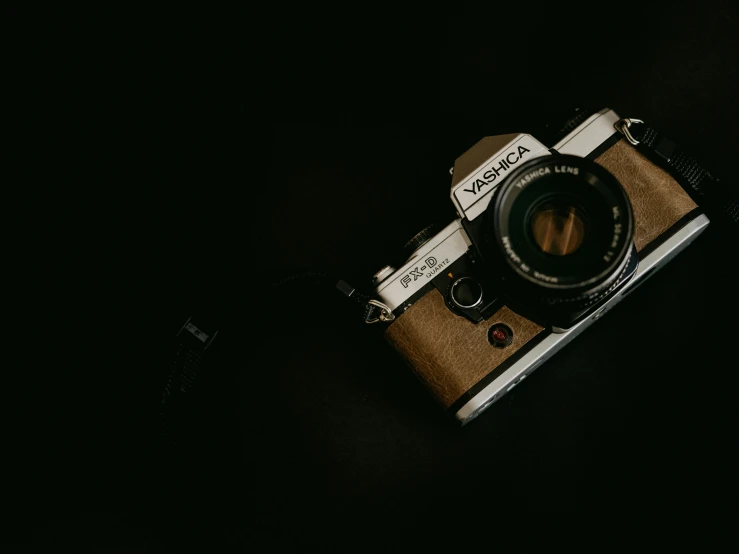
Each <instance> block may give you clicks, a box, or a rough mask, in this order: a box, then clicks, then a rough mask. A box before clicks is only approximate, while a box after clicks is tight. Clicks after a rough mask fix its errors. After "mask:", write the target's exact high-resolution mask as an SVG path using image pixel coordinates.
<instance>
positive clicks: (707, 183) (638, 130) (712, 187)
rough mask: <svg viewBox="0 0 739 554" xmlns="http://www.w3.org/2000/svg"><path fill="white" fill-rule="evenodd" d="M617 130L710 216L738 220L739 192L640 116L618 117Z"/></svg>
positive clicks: (734, 221) (730, 221)
mask: <svg viewBox="0 0 739 554" xmlns="http://www.w3.org/2000/svg"><path fill="white" fill-rule="evenodd" d="M615 127H616V129H617V130H618V131H619V132H620V133H621V134H622V135H623V136H624V137H625V138H626V140H628V141H629V143H630V144H631V145H632V146H634V147H635V148H636V149H637V150H639V151H640V152H641V153H642V154H644V155H645V156H646V157H648V158H649V159H650V160H651V161H652V162H654V163H656V164H657V165H660V166H661V167H663V168H664V169H666V170H667V172H668V173H670V174H671V175H672V176H673V177H674V178H675V179H676V180H677V181H678V183H680V185H681V186H682V187H683V188H685V189H686V190H687V191H688V193H690V195H691V196H692V197H693V199H694V200H695V201H696V202H697V203H698V205H699V206H700V207H701V208H703V209H704V210H705V211H706V213H707V214H708V216H709V217H713V218H716V219H720V220H722V221H723V222H728V223H730V224H737V223H739V195H738V194H737V192H736V190H735V189H733V188H730V187H729V186H727V185H726V184H725V183H722V182H721V181H719V180H718V179H717V178H716V177H714V176H713V175H711V173H710V172H709V171H708V170H707V169H706V168H705V167H703V166H702V165H701V164H699V163H698V162H697V161H696V160H695V158H693V157H692V156H690V155H689V154H688V153H687V152H686V151H685V150H684V149H683V148H682V147H680V146H678V145H677V144H676V143H675V142H673V141H672V140H670V139H668V138H667V137H665V136H664V135H662V134H660V133H659V132H657V131H655V130H654V129H653V128H651V127H649V126H648V125H647V124H646V123H644V122H643V121H641V120H640V119H629V118H624V119H620V120H618V121H617V122H616V123H615Z"/></svg>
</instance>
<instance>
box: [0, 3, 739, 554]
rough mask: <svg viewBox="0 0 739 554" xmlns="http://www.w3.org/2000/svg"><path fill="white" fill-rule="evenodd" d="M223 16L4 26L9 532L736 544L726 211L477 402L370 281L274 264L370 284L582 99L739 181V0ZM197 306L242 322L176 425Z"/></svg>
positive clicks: (35, 541) (169, 541) (191, 543)
mask: <svg viewBox="0 0 739 554" xmlns="http://www.w3.org/2000/svg"><path fill="white" fill-rule="evenodd" d="M347 9H348V8H347ZM126 15H130V14H126ZM201 15H202V14H188V16H187V17H184V18H183V17H181V14H177V15H174V14H167V15H166V16H165V17H161V18H157V19H156V21H154V20H153V18H152V17H150V16H149V15H144V14H138V15H137V16H135V17H134V18H132V19H133V22H132V23H131V24H128V23H123V21H124V20H126V21H127V19H126V18H124V17H123V15H122V14H106V15H102V14H95V15H89V14H86V15H85V16H84V17H83V16H82V15H80V16H79V17H77V16H72V15H70V14H64V16H65V17H64V18H62V17H61V15H59V17H57V14H45V16H44V17H38V16H36V15H34V16H33V17H31V18H28V20H24V21H25V22H28V23H29V25H28V27H29V31H28V32H25V31H24V32H22V33H20V34H19V37H18V40H17V41H15V42H14V44H13V47H12V48H11V50H10V61H11V65H12V67H11V69H12V70H13V72H12V73H9V75H12V78H10V79H9V81H8V83H9V84H7V86H8V87H10V88H11V91H13V92H17V93H18V94H17V95H16V96H17V99H16V100H14V101H13V102H12V103H10V104H9V105H8V106H7V113H8V116H9V118H10V119H11V120H12V122H14V123H15V122H16V119H17V122H18V123H20V125H19V126H18V127H17V128H18V132H17V133H15V134H13V135H12V136H11V140H10V144H9V152H10V154H11V157H12V159H13V160H14V161H15V162H17V167H18V169H19V171H18V172H14V175H15V176H14V177H12V179H9V182H8V183H7V187H6V188H7V197H6V205H5V206H6V212H7V215H8V218H9V221H10V223H11V224H12V231H11V232H10V234H9V235H8V236H9V237H10V241H8V242H9V244H8V245H7V246H8V261H9V263H8V265H7V266H6V271H7V272H9V273H10V277H11V278H12V281H13V286H12V287H11V288H9V289H8V291H7V294H8V295H9V297H10V298H9V301H8V303H7V304H8V305H9V306H10V307H11V308H15V309H14V310H13V312H12V313H10V312H9V315H8V317H7V320H6V322H7V323H9V324H10V327H11V329H10V331H8V334H7V335H6V343H5V344H6V355H7V358H6V364H5V377H6V380H5V383H4V386H3V393H4V394H3V396H4V401H3V407H4V408H5V409H6V410H7V414H6V415H5V417H4V419H3V421H4V422H5V428H4V433H3V434H4V439H3V442H4V449H3V457H4V461H5V462H6V469H5V472H4V474H5V485H4V489H5V491H4V499H5V504H6V508H7V509H8V512H9V516H8V517H7V518H6V521H5V522H6V525H7V531H6V532H5V535H4V536H5V539H4V540H5V541H7V542H8V543H9V544H13V545H14V546H13V547H12V548H11V547H10V546H9V547H8V549H7V551H41V552H53V551H82V552H85V551H93V552H98V551H106V550H105V549H106V548H112V547H114V546H120V547H126V548H129V549H130V550H131V551H147V552H150V551H151V552H158V551H186V550H197V551H231V550H239V549H245V550H257V551H272V550H274V549H276V548H277V547H286V548H288V549H290V550H305V549H311V548H312V549H317V550H331V549H337V550H342V551H352V550H362V549H369V550H377V549H378V548H381V549H395V548H397V547H400V546H405V545H411V546H413V547H420V546H422V545H423V546H425V545H429V546H439V547H441V546H442V545H443V547H444V548H453V549H461V548H464V549H466V548H472V547H473V546H474V545H477V547H485V548H498V547H500V545H501V543H513V544H519V545H524V544H529V543H530V542H531V541H536V542H541V545H540V546H542V545H543V546H548V545H551V544H553V541H554V538H555V536H556V537H558V538H562V537H564V538H565V540H567V541H569V542H570V544H571V545H572V546H575V544H576V543H580V542H582V541H583V540H589V539H584V537H585V536H589V535H591V533H592V534H594V536H595V537H596V539H594V541H596V542H586V543H585V546H586V547H588V549H589V550H600V549H601V545H610V544H613V543H615V542H620V541H622V540H633V541H636V540H637V539H636V537H637V536H638V537H644V536H646V537H648V538H650V539H651V540H654V541H657V544H659V545H662V546H666V545H671V546H672V545H681V544H686V543H687V542H688V541H690V540H697V541H705V540H707V539H712V540H713V539H720V540H723V541H730V543H731V544H734V545H735V544H736V540H735V538H734V537H733V536H732V534H731V525H732V524H733V522H734V521H735V516H736V508H737V506H736V498H737V486H736V479H735V477H734V472H735V468H736V467H737V457H736V453H735V443H736V423H737V414H736V401H735V396H736V391H737V375H736V369H737V363H736V356H735V354H734V343H735V335H736V329H737V325H736V319H737V311H736V308H737V302H736V277H735V272H734V270H733V269H732V264H733V266H734V267H735V266H736V263H737V247H736V236H735V235H734V236H730V235H727V234H726V233H722V232H719V230H717V227H716V226H713V227H712V228H709V230H708V231H707V232H706V233H705V234H704V235H703V236H702V237H701V238H700V239H698V240H697V241H696V242H695V243H694V245H693V246H691V247H690V248H689V249H688V250H687V251H686V252H684V253H683V254H681V255H680V257H679V258H678V259H676V260H675V261H674V262H673V263H671V264H670V265H669V266H667V267H666V268H665V269H664V270H662V271H661V272H660V273H659V274H657V275H656V276H655V277H654V278H653V279H651V280H650V281H649V282H648V283H646V284H645V285H644V286H643V287H641V288H640V289H639V290H638V291H636V292H634V293H633V294H632V295H631V296H630V298H629V300H628V301H627V302H624V303H623V304H621V305H620V306H619V307H618V308H617V309H615V310H614V311H613V312H611V313H610V315H609V316H608V317H606V318H604V319H603V320H601V322H600V323H598V325H595V326H593V327H592V329H590V330H589V331H588V332H586V333H585V334H583V335H582V336H581V337H580V338H578V340H577V341H575V342H574V343H572V344H571V345H570V346H568V347H567V348H566V349H564V350H563V351H562V352H561V353H559V354H558V355H556V356H555V357H554V358H553V359H552V360H551V361H550V362H548V363H547V364H546V365H545V366H544V367H543V368H542V369H541V370H540V371H538V372H537V374H536V376H535V377H532V378H530V379H528V380H527V381H526V382H525V383H524V385H523V386H521V387H518V388H517V389H516V390H515V391H514V392H513V393H511V394H509V395H507V396H506V397H504V399H503V400H501V401H500V402H498V403H497V404H496V405H494V406H493V407H492V408H491V409H490V410H488V411H487V412H486V413H485V415H483V416H481V417H480V418H478V419H477V420H476V421H475V422H474V423H472V424H471V425H469V426H467V427H465V428H463V429H460V428H457V427H456V426H455V424H454V423H453V422H451V421H449V420H448V419H447V418H446V416H444V414H443V413H442V412H441V411H440V410H439V409H438V408H437V407H436V406H435V405H434V403H433V402H432V401H431V399H430V397H428V395H427V394H426V392H425V391H424V390H423V389H422V387H420V386H419V385H418V383H417V382H416V381H415V379H414V378H413V376H412V375H411V374H410V372H409V371H408V370H407V369H406V368H405V367H404V365H403V364H402V362H401V361H400V360H399V359H398V358H397V356H396V355H395V354H394V353H393V352H392V351H391V349H390V348H389V347H387V346H386V345H385V344H384V342H383V341H382V338H381V337H380V336H378V335H377V334H375V333H373V332H372V331H373V330H372V329H369V328H366V327H365V326H364V325H363V324H361V323H360V322H359V321H358V319H357V318H356V314H355V313H354V312H353V308H352V306H351V305H346V304H344V303H343V302H342V300H341V299H340V298H339V297H338V296H336V295H334V293H333V292H332V291H330V290H328V289H326V290H322V289H320V288H317V287H313V288H312V287H310V286H308V285H293V284H291V285H285V286H282V287H278V288H275V287H273V286H272V283H274V282H276V281H278V280H279V279H280V278H282V277H284V276H287V275H291V274H293V273H298V272H302V271H306V270H309V271H326V272H329V273H332V274H339V275H341V276H343V277H345V278H346V279H348V280H350V281H351V282H353V283H355V284H356V285H358V286H364V285H367V279H368V278H369V277H370V276H371V275H372V274H373V273H374V272H375V271H376V270H377V269H379V268H380V267H381V266H382V265H384V264H385V263H386V261H387V260H389V259H391V258H394V257H395V256H396V255H397V252H398V249H399V247H400V246H401V245H402V244H403V243H404V242H405V241H406V240H407V239H408V238H409V237H410V236H412V235H413V234H414V233H415V232H416V231H417V230H419V229H420V228H421V227H423V226H425V225H426V224H427V223H428V222H430V221H438V222H441V223H444V222H446V221H449V220H451V218H452V217H453V215H454V214H453V209H452V206H451V203H450V201H449V199H448V186H449V181H450V179H449V175H448V169H449V167H450V166H451V165H452V164H453V161H454V159H455V158H456V157H457V156H459V155H460V154H462V153H463V152H464V151H465V150H466V149H467V148H469V147H470V146H472V145H473V144H474V143H475V142H476V141H477V140H479V139H480V138H481V137H483V136H486V135H494V134H501V133H509V132H518V131H528V130H530V129H538V128H540V127H541V126H542V125H543V124H545V123H547V122H551V123H553V124H556V123H559V120H560V119H561V117H562V114H563V113H565V114H566V113H567V112H568V111H569V109H571V108H573V107H577V106H583V105H588V106H593V107H596V108H600V107H604V106H608V107H611V108H614V109H616V110H617V111H618V112H619V113H620V114H622V115H629V116H634V117H641V118H642V119H645V120H647V121H648V122H649V123H650V124H652V125H653V126H654V127H655V128H658V129H660V130H663V131H664V133H665V134H666V135H667V136H670V137H672V138H674V139H676V140H677V141H679V142H681V143H682V144H684V145H685V146H686V147H687V148H689V149H690V150H691V151H692V152H693V153H694V154H695V155H696V156H697V157H699V158H700V159H703V160H706V161H707V162H708V164H709V165H710V166H711V167H712V168H714V169H715V171H716V173H718V174H719V175H721V176H723V177H724V179H726V180H729V181H731V180H732V179H733V176H734V174H735V171H734V166H735V161H736V152H737V151H739V141H738V140H737V135H736V124H737V122H738V121H739V118H738V117H737V116H738V115H739V114H738V113H737V107H736V98H737V93H738V92H739V87H738V86H737V85H738V84H739V74H738V72H739V70H738V69H737V68H738V67H739V41H738V39H737V36H738V35H737V32H736V29H737V25H738V24H739V17H738V14H737V11H736V8H734V7H733V6H732V5H731V4H730V3H728V2H726V3H701V4H700V5H695V6H690V5H674V4H671V3H670V4H668V3H655V4H650V5H646V4H643V5H636V6H627V5H623V4H619V5H608V6H602V7H600V8H598V9H597V10H596V9H595V8H593V7H592V6H590V7H589V8H588V9H587V10H583V9H581V8H568V7H565V6H562V5H561V4H556V5H555V4H552V5H548V6H538V7H535V6H533V5H525V6H524V5H515V6H514V5H511V4H488V5H487V7H486V8H485V9H480V8H478V7H475V6H471V5H469V6H468V5H463V4H461V3H455V4H453V5H449V6H446V7H445V8H444V10H443V11H437V12H429V8H428V7H426V8H425V9H421V10H419V11H414V12H411V13H403V14H401V13H398V11H397V8H388V9H387V10H381V9H380V8H379V7H374V6H373V7H369V6H368V7H367V8H366V9H365V11H360V12H357V13H349V12H348V11H347V12H342V11H341V10H338V11H337V9H336V8H334V9H331V10H326V11H320V10H317V9H316V8H315V7H310V8H306V9H304V10H303V11H298V10H297V9H295V8H287V7H285V8H284V9H283V10H281V11H280V13H273V14H266V13H257V12H254V13H246V14H226V13H223V14H213V15H214V17H211V16H210V15H209V16H208V17H207V18H205V17H204V16H203V17H201ZM68 19H72V20H73V21H74V23H75V25H74V26H67V25H66V22H67V20H68ZM14 165H15V164H14ZM208 307H211V308H213V307H215V308H218V309H220V310H221V311H223V312H225V313H226V316H225V318H224V319H223V326H222V334H221V340H220V345H219V346H220V348H219V350H218V351H217V352H216V353H215V354H214V357H213V362H212V364H211V365H210V366H209V369H208V370H207V371H206V370H204V371H203V372H202V373H201V375H200V376H199V377H198V379H199V381H198V382H197V385H198V386H197V390H196V391H195V392H194V393H193V403H192V414H191V415H192V418H191V420H189V421H188V423H187V426H186V428H185V438H184V439H183V440H182V441H181V443H180V444H179V445H178V446H177V447H176V448H172V447H169V446H165V445H163V444H162V441H161V437H160V434H159V420H158V403H159V400H160V398H161V390H162V387H163V385H164V379H165V377H166V372H167V370H166V364H167V360H168V356H169V355H170V353H171V348H172V342H171V337H172V335H173V334H174V333H175V332H176V330H177V329H178V328H179V326H180V325H181V324H182V322H183V321H184V319H185V318H186V317H187V316H188V315H190V314H191V313H193V312H198V311H202V310H203V309H207V308H208ZM637 531H638V532H640V534H638V535H637ZM639 540H642V539H639ZM226 545H228V546H226ZM110 551H113V550H110Z"/></svg>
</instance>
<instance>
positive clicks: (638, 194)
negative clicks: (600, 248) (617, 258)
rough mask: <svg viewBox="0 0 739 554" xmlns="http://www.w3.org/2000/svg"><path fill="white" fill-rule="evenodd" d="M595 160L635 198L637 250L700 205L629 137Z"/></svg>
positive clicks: (632, 201)
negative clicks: (636, 146) (642, 152)
mask: <svg viewBox="0 0 739 554" xmlns="http://www.w3.org/2000/svg"><path fill="white" fill-rule="evenodd" d="M595 162H596V163H597V164H600V165H602V166H603V167H605V168H606V169H607V170H608V171H610V172H611V173H612V174H613V175H614V177H616V179H618V182H619V183H621V186H622V187H623V188H624V190H626V194H627V195H628V196H629V200H631V207H632V209H633V210H634V222H635V224H636V228H635V229H634V244H635V245H636V249H637V250H641V249H642V248H644V247H645V246H646V245H647V244H649V243H650V242H652V241H653V240H654V239H656V238H657V237H659V236H660V235H661V234H662V233H664V232H665V231H667V230H668V229H669V228H670V227H672V226H673V225H674V224H675V223H677V221H678V220H679V219H680V218H682V217H683V216H684V215H685V214H687V213H688V212H690V211H692V210H693V209H695V208H697V207H698V206H697V205H696V203H695V202H693V200H692V199H691V198H690V196H688V193H687V192H685V190H683V188H682V187H681V186H680V185H679V184H678V183H677V181H675V179H673V178H672V177H671V176H670V174H669V173H667V172H666V171H665V170H664V169H662V168H661V167H658V166H656V165H654V164H653V163H652V162H650V161H649V160H648V159H647V158H645V157H644V155H643V154H641V153H640V152H639V151H638V150H637V149H636V148H634V147H632V146H631V145H630V144H629V143H628V142H626V139H621V140H620V141H618V142H617V143H616V144H614V145H613V146H611V147H610V148H609V149H608V150H606V151H605V152H603V154H601V155H600V156H598V157H597V158H595Z"/></svg>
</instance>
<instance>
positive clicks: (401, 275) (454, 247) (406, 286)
mask: <svg viewBox="0 0 739 554" xmlns="http://www.w3.org/2000/svg"><path fill="white" fill-rule="evenodd" d="M471 244H472V242H471V241H470V239H469V237H468V236H467V233H465V232H464V229H463V228H462V223H461V221H460V220H459V219H455V220H454V221H452V222H451V223H450V224H449V225H447V226H446V227H444V229H442V230H441V231H440V232H439V233H437V234H436V235H435V236H434V237H432V238H431V239H429V241H428V242H426V243H424V244H423V246H421V247H420V248H419V249H418V250H416V251H415V252H414V253H413V255H412V256H411V257H410V259H408V261H407V262H406V263H405V264H404V265H403V266H402V267H401V268H400V269H398V270H397V271H396V272H395V273H393V274H392V275H390V276H389V277H386V278H385V279H384V280H383V281H382V283H380V285H379V286H378V287H377V289H376V290H375V295H376V296H378V297H379V298H380V300H381V301H382V302H383V303H385V304H386V305H387V306H388V307H389V308H390V310H395V308H397V307H398V306H400V305H401V304H402V303H403V302H405V301H406V300H407V299H408V298H410V297H411V296H413V295H414V294H415V293H416V292H418V291H419V290H421V289H422V288H423V287H424V286H425V285H426V284H428V283H430V282H431V280H432V279H433V278H434V277H435V276H436V275H437V274H438V273H439V272H440V271H443V270H444V268H445V267H447V266H449V265H451V264H452V262H454V261H455V260H457V259H459V258H460V257H461V256H463V255H464V254H465V253H466V252H467V250H468V249H469V247H470V246H471Z"/></svg>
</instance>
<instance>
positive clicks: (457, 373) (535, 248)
mask: <svg viewBox="0 0 739 554" xmlns="http://www.w3.org/2000/svg"><path fill="white" fill-rule="evenodd" d="M618 122H619V116H618V115H617V114H616V113H614V112H613V111H612V110H609V109H605V110H602V111H600V112H598V113H596V114H594V115H592V116H591V117H590V118H589V119H586V120H585V121H583V122H582V123H581V124H580V125H579V126H577V127H576V128H575V129H574V130H572V132H570V133H569V134H568V135H567V136H565V137H564V138H563V139H562V140H560V141H559V142H557V144H555V145H553V146H552V147H551V148H550V147H547V146H545V145H544V144H542V143H540V142H539V141H537V140H536V139H535V138H534V137H533V136H531V135H528V134H510V135H501V136H494V137H486V138H483V139H482V140H481V141H479V142H478V143H477V144H475V145H474V146H473V147H472V148H470V149H469V150H468V151H467V152H465V153H464V154H463V155H462V156H460V157H459V158H458V159H457V160H456V162H455V163H454V167H453V169H452V171H451V172H452V186H451V199H452V202H453V203H454V206H455V207H456V210H457V214H458V215H459V218H458V219H455V220H454V221H452V223H450V224H449V225H447V226H446V227H444V228H443V229H441V230H440V231H439V230H438V229H437V230H434V229H424V230H423V231H421V232H420V233H418V234H417V235H416V236H415V237H413V238H412V239H411V241H410V242H409V243H408V244H407V245H406V248H407V249H408V255H409V257H408V259H407V261H406V262H405V263H404V264H403V265H402V267H399V268H398V269H395V268H394V267H391V266H386V267H384V268H382V269H381V270H380V271H379V272H377V273H376V274H375V276H374V279H373V285H374V287H375V289H374V294H373V302H374V304H375V305H376V306H381V307H382V308H383V310H384V311H383V312H382V313H383V314H384V316H385V317H382V318H381V319H382V320H383V321H384V322H385V325H386V329H385V330H384V334H385V337H386V339H387V340H388V341H389V343H390V344H391V345H392V346H393V347H394V348H395V349H396V350H397V351H398V352H399V353H400V355H401V356H402V357H403V358H404V359H405V360H406V361H407V363H408V364H409V365H410V367H411V368H412V370H413V371H414V373H415V374H416V375H417V376H418V378H419V379H420V380H421V381H422V382H423V383H424V384H425V385H426V387H427V388H428V389H429V390H430V392H431V394H432V395H433V396H434V397H435V398H436V400H437V401H438V402H439V403H440V404H441V405H442V406H443V407H444V408H445V409H447V410H448V411H449V412H450V413H451V414H453V415H454V416H455V417H456V419H457V420H459V421H460V422H461V423H462V424H464V423H467V422H469V421H470V420H472V419H473V418H475V417H476V416H477V415H479V414H480V413H481V412H482V411H483V410H485V409H486V408H487V407H488V406H490V405H491V404H492V403H493V402H495V401H496V400H497V399H499V398H500V397H501V396H503V395H504V394H505V393H506V392H508V391H510V390H511V389H512V388H513V387H515V386H516V385H517V384H518V383H519V382H521V380H522V379H524V378H525V377H527V376H528V375H529V374H530V373H531V372H532V371H533V370H534V369H536V368H537V367H539V365H541V364H542V363H543V362H544V361H546V360H547V359H548V358H549V357H550V356H551V355H552V354H554V353H555V352H557V351H558V350H559V349H560V348H562V347H563V346H564V345H565V344H567V343H568V342H570V341H571V340H572V339H573V338H575V337H576V336H577V335H578V334H579V333H580V332H581V331H583V330H584V329H585V328H586V327H588V326H589V325H590V324H591V323H592V322H593V321H595V320H596V319H598V318H600V317H601V316H602V315H603V314H604V313H605V312H606V311H607V310H609V309H610V308H612V307H613V306H615V305H616V304H617V303H618V302H620V301H621V299H622V298H624V297H625V296H626V295H627V294H628V293H629V292H631V291H632V290H634V288H636V286H637V285H639V284H640V283H642V282H644V281H645V280H646V279H647V277H649V276H650V275H652V274H653V272H654V271H655V270H656V269H658V268H660V267H661V266H662V265H663V264H664V263H666V262H667V261H669V260H670V259H672V257H673V256H675V254H677V253H678V252H680V251H681V250H682V249H683V248H685V246H687V245H688V244H689V243H690V242H691V241H692V240H693V239H695V238H696V237H697V236H698V235H699V234H700V233H701V232H702V231H703V230H704V229H705V228H706V226H707V225H708V223H709V221H708V218H707V217H706V216H705V215H704V214H703V213H702V211H701V210H700V209H699V208H698V206H697V205H696V204H695V203H694V202H693V200H692V199H691V198H690V196H688V194H687V193H686V192H685V191H684V190H683V188H682V187H681V186H680V185H679V184H678V183H677V181H676V180H675V179H674V178H673V177H671V176H670V174H668V173H667V172H666V171H664V170H663V169H661V168H660V167H658V166H656V165H654V164H653V163H651V162H650V161H649V160H647V158H646V157H644V156H643V155H642V154H641V153H640V152H638V151H637V150H636V149H635V148H634V147H633V146H631V144H630V143H629V142H628V141H627V140H626V139H624V138H623V135H621V134H620V133H619V132H618V131H617V130H616V125H617V123H618Z"/></svg>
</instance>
